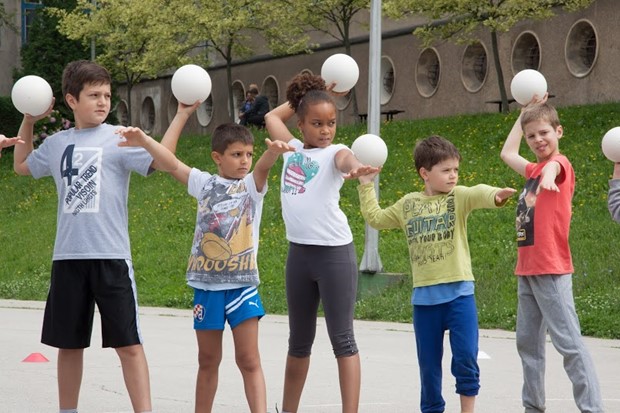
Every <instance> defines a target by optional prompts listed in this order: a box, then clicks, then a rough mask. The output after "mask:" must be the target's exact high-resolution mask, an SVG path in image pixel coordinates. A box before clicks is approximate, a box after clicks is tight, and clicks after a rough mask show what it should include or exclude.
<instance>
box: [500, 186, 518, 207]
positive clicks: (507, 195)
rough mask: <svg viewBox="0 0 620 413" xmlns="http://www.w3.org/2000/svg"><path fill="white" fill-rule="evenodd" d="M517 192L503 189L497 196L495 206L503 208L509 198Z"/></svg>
mask: <svg viewBox="0 0 620 413" xmlns="http://www.w3.org/2000/svg"><path fill="white" fill-rule="evenodd" d="M516 192H517V190H516V189H513V188H503V189H501V190H500V191H498V192H497V193H496V194H495V205H497V206H503V205H504V204H505V203H506V201H508V198H510V197H511V196H513V195H514V194H515V193H516Z"/></svg>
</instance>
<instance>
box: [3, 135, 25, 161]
mask: <svg viewBox="0 0 620 413" xmlns="http://www.w3.org/2000/svg"><path fill="white" fill-rule="evenodd" d="M22 143H24V141H23V140H22V138H20V137H19V136H18V137H16V138H7V137H6V136H4V135H1V134H0V156H2V148H8V147H9V146H13V145H15V144H22Z"/></svg>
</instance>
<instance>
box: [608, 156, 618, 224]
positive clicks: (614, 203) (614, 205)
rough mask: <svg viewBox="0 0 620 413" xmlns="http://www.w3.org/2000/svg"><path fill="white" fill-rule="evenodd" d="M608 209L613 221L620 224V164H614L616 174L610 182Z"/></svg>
mask: <svg viewBox="0 0 620 413" xmlns="http://www.w3.org/2000/svg"><path fill="white" fill-rule="evenodd" d="M607 207H608V208H609V213H610V214H611V217H612V218H613V220H614V221H616V222H617V223H619V224H620V162H616V163H615V164H614V174H613V176H612V179H611V180H610V181H609V193H608V194H607Z"/></svg>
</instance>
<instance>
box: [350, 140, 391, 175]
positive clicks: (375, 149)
mask: <svg viewBox="0 0 620 413" xmlns="http://www.w3.org/2000/svg"><path fill="white" fill-rule="evenodd" d="M351 150H352V151H353V154H355V157H356V158H357V160H358V161H360V162H361V163H363V164H364V165H370V166H374V167H376V168H378V167H380V166H383V164H384V163H385V161H386V160H387V156H388V149H387V145H386V144H385V142H384V141H383V139H381V138H380V137H378V136H377V135H373V134H371V133H367V134H365V135H361V136H359V137H358V138H357V139H355V141H354V142H353V145H351Z"/></svg>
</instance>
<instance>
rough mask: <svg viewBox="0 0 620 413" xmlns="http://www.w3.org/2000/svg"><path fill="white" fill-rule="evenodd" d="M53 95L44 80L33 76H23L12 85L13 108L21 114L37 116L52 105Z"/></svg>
mask: <svg viewBox="0 0 620 413" xmlns="http://www.w3.org/2000/svg"><path fill="white" fill-rule="evenodd" d="M53 97H54V93H53V92H52V87H51V86H50V84H49V83H47V81H46V80H45V79H43V78H42V77H39V76H35V75H28V76H24V77H22V78H21V79H19V80H18V81H17V82H15V84H14V85H13V89H12V90H11V100H12V101H13V106H15V108H16V109H17V110H19V111H20V112H21V113H23V114H26V113H28V114H30V115H32V116H39V115H42V114H44V113H45V112H46V111H47V110H48V109H49V107H50V105H51V104H52V98H53Z"/></svg>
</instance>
